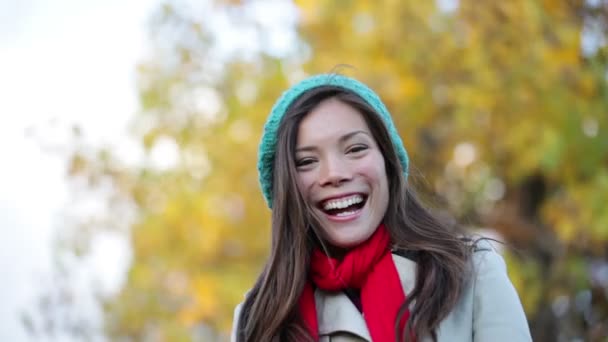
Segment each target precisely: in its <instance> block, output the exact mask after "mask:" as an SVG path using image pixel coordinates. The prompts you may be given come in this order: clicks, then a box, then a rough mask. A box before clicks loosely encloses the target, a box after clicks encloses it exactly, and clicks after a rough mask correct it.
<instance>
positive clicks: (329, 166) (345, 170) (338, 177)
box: [319, 157, 352, 186]
mask: <svg viewBox="0 0 608 342" xmlns="http://www.w3.org/2000/svg"><path fill="white" fill-rule="evenodd" d="M320 171H321V172H320V174H319V184H320V185H321V186H340V185H342V184H343V183H344V182H347V181H349V180H350V179H351V178H352V175H351V172H350V168H349V167H348V165H347V163H346V162H345V161H344V160H341V159H340V158H336V157H333V158H327V159H325V161H324V162H323V163H322V164H321V170H320Z"/></svg>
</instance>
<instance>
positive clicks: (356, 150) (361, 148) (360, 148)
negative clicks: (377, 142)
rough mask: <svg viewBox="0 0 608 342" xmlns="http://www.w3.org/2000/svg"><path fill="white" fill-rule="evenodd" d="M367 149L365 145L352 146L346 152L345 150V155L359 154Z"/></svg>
mask: <svg viewBox="0 0 608 342" xmlns="http://www.w3.org/2000/svg"><path fill="white" fill-rule="evenodd" d="M368 148H369V147H368V146H367V145H363V144H358V145H353V146H351V147H350V148H349V149H348V150H346V153H359V152H362V151H365V150H367V149H368Z"/></svg>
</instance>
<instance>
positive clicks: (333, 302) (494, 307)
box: [231, 244, 532, 342]
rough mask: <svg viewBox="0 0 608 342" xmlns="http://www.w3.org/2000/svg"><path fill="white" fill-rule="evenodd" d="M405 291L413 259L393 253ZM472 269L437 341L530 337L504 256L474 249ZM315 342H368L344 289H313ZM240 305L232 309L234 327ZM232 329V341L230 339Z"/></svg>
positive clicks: (410, 286)
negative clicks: (335, 290)
mask: <svg viewBox="0 0 608 342" xmlns="http://www.w3.org/2000/svg"><path fill="white" fill-rule="evenodd" d="M393 260H394V262H395V266H396V267H397V271H398V273H399V278H400V279H401V284H402V286H403V290H404V291H405V293H410V292H411V291H412V289H413V288H414V284H415V283H416V263H415V262H414V261H412V260H410V259H407V258H404V257H402V256H399V255H395V254H393ZM473 263H474V266H475V273H474V276H473V279H472V280H471V281H470V282H469V284H468V286H467V288H466V289H465V291H464V293H463V294H462V297H461V298H460V301H459V302H458V304H457V306H456V307H455V308H454V310H452V312H451V313H450V314H449V315H448V317H446V318H445V319H444V320H443V322H442V323H441V324H440V327H439V330H438V332H437V333H438V341H440V342H444V341H445V342H447V341H458V342H459V341H476V342H479V341H492V342H501V341H505V342H517V341H531V340H532V338H531V337H530V330H529V328H528V322H527V321H526V317H525V315H524V311H523V308H522V306H521V302H520V300H519V297H518V296H517V293H516V292H515V289H514V288H513V285H512V284H511V281H510V280H509V278H508V276H507V269H506V266H505V262H504V260H503V258H502V257H501V256H500V255H499V254H498V253H496V252H495V251H494V250H493V249H491V247H489V244H488V248H484V249H482V250H479V251H477V252H475V253H474V256H473ZM315 301H316V307H317V318H318V322H319V335H320V342H330V341H331V342H341V341H371V338H370V335H369V331H368V330H367V326H366V324H365V320H364V319H363V316H362V315H361V313H360V312H359V310H358V309H357V308H356V307H355V305H354V304H353V303H352V302H351V300H350V299H349V298H348V297H347V296H346V295H345V294H344V293H343V292H326V291H323V290H319V289H317V290H316V291H315ZM239 312H240V305H239V306H237V308H236V309H235V316H234V317H235V319H234V327H236V326H237V324H236V323H237V319H238V317H239ZM235 334H236V332H235V330H234V328H233V331H232V339H231V340H232V341H235Z"/></svg>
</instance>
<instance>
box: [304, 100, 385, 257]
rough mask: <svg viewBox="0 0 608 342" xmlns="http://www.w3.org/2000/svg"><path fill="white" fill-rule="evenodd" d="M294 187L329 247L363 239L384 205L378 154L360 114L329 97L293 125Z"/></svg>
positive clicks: (381, 159)
mask: <svg viewBox="0 0 608 342" xmlns="http://www.w3.org/2000/svg"><path fill="white" fill-rule="evenodd" d="M295 162H296V167H297V175H298V176H297V177H298V187H299V190H300V191H301V193H302V195H303V197H304V199H305V200H306V201H308V202H309V204H310V207H311V208H313V209H312V210H313V211H315V213H316V214H317V215H316V216H317V217H319V218H320V224H321V228H322V229H323V231H324V232H325V235H326V238H327V239H328V241H327V242H329V243H330V244H331V245H333V246H334V247H338V248H341V249H348V248H351V247H354V246H356V245H358V244H359V243H361V242H363V241H365V240H367V239H368V238H369V237H370V236H371V235H372V234H373V233H374V231H375V230H376V228H377V227H378V225H379V224H380V222H381V221H382V219H383V217H384V214H385V213H386V208H387V206H388V198H389V191H388V180H387V177H386V170H385V167H384V157H383V156H382V153H381V151H380V149H379V148H378V145H377V144H376V141H375V139H374V137H373V135H372V133H371V131H370V129H369V127H368V126H367V124H366V122H365V120H364V119H363V115H362V114H361V113H360V112H359V111H358V110H356V109H354V108H353V107H351V106H350V105H347V104H345V103H343V102H341V101H339V100H337V99H335V98H329V99H326V100H324V101H322V102H321V103H320V104H319V105H318V106H317V107H315V109H313V110H312V111H311V112H310V113H308V114H307V115H306V116H305V117H304V118H303V119H302V122H301V123H300V126H299V128H298V139H297V143H296V154H295Z"/></svg>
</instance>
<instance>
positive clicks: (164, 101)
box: [0, 0, 608, 341]
mask: <svg viewBox="0 0 608 342" xmlns="http://www.w3.org/2000/svg"><path fill="white" fill-rule="evenodd" d="M607 34H608V1H606V0H586V1H583V0H562V1H558V0H511V1H473V0H460V1H459V0H435V1H395V0H386V1H375V2H372V1H356V0H340V1H335V0H331V1H330V0H318V1H311V0H301V1H300V0H298V1H295V2H292V1H288V0H269V1H262V0H257V1H256V0H249V1H238V0H233V1H228V0H227V1H219V0H217V1H214V0H199V1H194V0H174V1H160V0H137V1H130V2H128V3H127V2H119V1H117V0H106V1H101V0H89V1H76V0H58V1H53V2H52V3H51V2H50V1H43V0H29V1H22V2H16V1H13V2H10V1H2V2H0V90H1V92H0V94H2V95H0V118H1V125H0V151H1V152H2V156H3V162H2V167H1V168H0V175H1V176H2V177H0V227H1V228H0V229H2V230H1V235H0V236H1V237H2V242H3V243H2V245H1V247H0V272H1V273H0V274H2V282H1V285H0V300H1V301H2V303H3V305H2V306H1V307H0V340H2V341H222V340H227V338H228V333H229V329H230V327H231V324H232V312H233V308H234V306H235V305H236V304H237V303H239V302H240V301H242V299H243V295H244V293H245V292H246V291H247V289H249V288H250V287H251V286H252V284H253V282H254V280H255V277H256V275H257V274H258V273H259V271H260V269H261V267H262V264H263V262H264V260H265V258H266V257H267V255H268V246H269V241H270V236H269V227H270V220H269V218H270V212H269V210H268V209H267V208H266V205H265V203H264V201H263V198H262V195H261V193H260V191H259V188H258V183H257V171H256V167H255V163H256V154H257V146H258V141H259V138H260V134H261V130H262V125H263V122H264V120H265V118H266V115H267V113H268V112H269V111H270V108H271V107H272V104H273V102H274V101H275V100H276V98H277V97H278V96H279V95H280V94H281V92H282V91H283V90H285V89H286V88H287V87H289V85H290V84H293V83H294V82H297V81H298V80H300V79H302V78H304V77H306V76H307V75H311V74H315V73H320V72H330V71H338V72H340V73H343V74H346V75H349V76H353V77H355V78H358V79H360V80H362V81H364V82H365V83H367V84H368V85H369V86H370V87H371V88H373V89H375V90H376V91H377V92H378V93H379V94H380V95H381V97H382V98H383V100H384V101H385V103H386V105H387V106H388V108H389V109H390V110H391V112H392V114H393V116H394V119H395V122H396V124H397V126H398V130H399V132H400V133H401V136H402V138H403V140H404V143H405V146H406V147H407V148H408V151H409V153H410V155H411V159H412V165H413V170H412V176H411V182H412V183H414V184H415V186H416V187H417V188H418V189H419V191H420V192H421V193H423V194H424V197H425V198H426V200H427V201H428V202H429V204H430V205H432V206H433V207H435V208H437V210H441V211H446V212H449V213H450V214H451V215H453V216H454V217H455V218H456V219H457V220H459V221H460V222H462V223H463V224H464V225H465V226H466V227H469V228H470V229H471V231H475V232H482V233H483V234H486V235H490V236H493V237H497V238H498V239H500V240H502V241H505V242H506V245H505V246H504V247H503V249H502V252H503V253H504V256H505V259H506V260H507V263H508V267H509V275H510V277H511V280H512V281H513V283H514V285H515V287H516V288H517V290H518V292H519V294H520V297H521V299H522V302H523V304H524V307H525V310H526V314H527V317H528V320H529V324H530V328H531V330H532V333H533V336H534V339H535V341H607V339H608V46H607V44H608V40H607V39H608V36H607Z"/></svg>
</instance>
